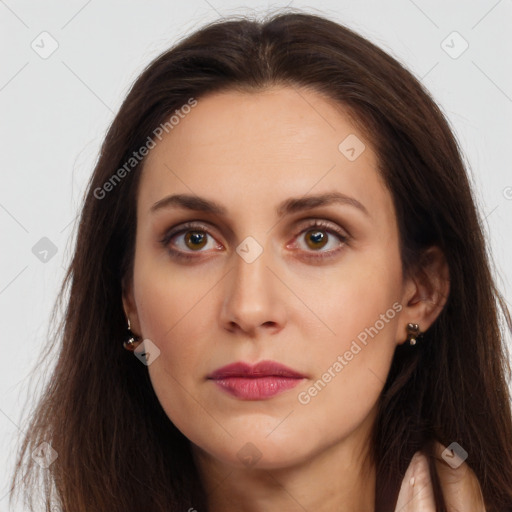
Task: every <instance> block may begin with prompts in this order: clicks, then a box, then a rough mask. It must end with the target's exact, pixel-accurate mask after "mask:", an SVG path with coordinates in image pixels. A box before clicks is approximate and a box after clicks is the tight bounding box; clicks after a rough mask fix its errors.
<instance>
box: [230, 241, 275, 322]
mask: <svg viewBox="0 0 512 512" xmlns="http://www.w3.org/2000/svg"><path fill="white" fill-rule="evenodd" d="M266 246H267V247H268V246H269V244H266ZM233 257H234V261H233V264H234V267H235V268H234V269H233V272H230V273H229V274H230V277H229V279H230V282H229V286H228V289H227V290H226V296H225V298H224V303H223V319H224V321H227V322H228V323H229V324H230V325H232V324H233V323H236V324H238V326H239V327H240V328H242V329H243V330H247V331H252V330H254V329H256V328H257V327H258V326H260V325H263V324H269V323H271V324H272V325H273V324H276V323H282V320H283V318H282V316H281V313H280V310H279V308H278V303H279V302H280V301H278V300H276V299H277V297H276V295H275V294H276V292H277V290H276V288H275V285H276V283H275V282H273V281H275V278H274V276H273V274H272V272H270V270H269V269H268V268H267V265H269V264H270V265H271V260H272V254H271V251H270V250H269V249H264V248H263V247H262V245H261V244H259V242H257V241H256V240H255V239H254V238H252V237H247V238H246V239H245V240H243V241H242V242H241V243H240V244H239V246H238V247H237V249H236V254H234V255H233Z"/></svg>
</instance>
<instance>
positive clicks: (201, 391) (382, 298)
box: [123, 87, 484, 512]
mask: <svg viewBox="0 0 512 512" xmlns="http://www.w3.org/2000/svg"><path fill="white" fill-rule="evenodd" d="M351 134H353V135H356V136H357V137H358V138H359V139H360V140H361V141H362V142H363V143H364V144H365V146H366V149H365V150H364V151H363V152H362V153H361V154H360V155H359V156H358V157H357V158H356V159H355V160H354V161H350V160H349V159H348V158H347V157H346V156H345V155H344V154H343V153H342V152H341V151H340V150H339V149H338V145H339V144H340V142H341V141H343V140H344V139H345V138H346V137H347V136H348V135H351ZM332 192H338V193H339V194H343V195H344V196H347V197H349V198H351V199H350V200H348V201H347V200H345V201H344V202H337V203H331V204H324V205H318V206H314V207H311V206H310V207H309V208H308V209H303V210H300V211H294V212H288V213H285V214H284V215H283V216H282V217H280V216H278V214H277V213H276V208H277V207H278V205H280V203H282V202H283V201H285V200H287V199H289V198H292V197H293V198H304V197H310V196H316V195H320V194H325V193H332ZM172 194H187V195H192V196H196V197H197V196H198V197H201V198H204V199H206V200H209V201H214V202H215V203H218V204H219V205H220V206H222V208H223V209H224V210H225V212H224V213H220V212H216V213H212V212H205V211H199V210H197V209H195V210H190V209H187V208H184V207H183V206H179V205H176V204H175V205H167V206H163V207H161V208H158V209H155V210H154V211H152V210H151V208H152V206H153V205H155V203H157V202H159V201H161V200H162V199H164V198H165V197H167V196H169V195H172ZM354 200H355V201H357V203H356V202H355V201H354ZM356 204H358V205H359V206H357V205H356ZM315 220H318V221H324V222H326V223H327V224H328V226H327V227H313V226H312V223H313V222H314V221H315ZM192 221H194V222H195V223H197V222H199V223H200V224H201V225H202V227H197V226H195V227H192V228H190V227H188V228H185V231H184V232H182V233H180V234H177V235H175V236H173V237H172V238H171V240H169V239H168V240H167V241H166V242H167V245H166V246H164V244H162V243H161V242H160V240H161V239H162V238H163V237H164V235H165V234H166V233H168V232H169V231H170V229H171V228H174V227H176V228H179V227H180V226H182V225H183V223H185V222H192ZM205 228H206V229H205ZM187 230H188V232H190V231H192V232H196V239H195V242H194V241H191V239H187V238H186V236H185V235H186V234H187ZM318 231H320V232H321V234H322V235H323V238H322V242H321V243H319V242H318ZM337 231H339V233H340V234H339V235H338V234H337ZM197 233H199V236H200V240H201V242H200V243H198V241H197V240H198V239H197ZM312 233H316V235H317V241H316V242H312V241H311V239H309V238H308V237H309V236H311V234H312ZM247 237H252V239H254V240H255V241H256V242H257V245H254V246H251V247H252V249H250V250H252V251H254V250H256V249H255V247H258V246H259V247H260V249H261V251H262V252H261V254H259V256H258V257H257V258H256V259H254V261H251V262H250V263H249V262H247V261H246V260H245V259H244V258H242V257H241V256H240V255H239V254H238V253H237V251H236V249H237V247H239V246H240V244H241V243H242V242H243V241H244V240H245V239H246V238H247ZM308 242H309V243H308ZM194 244H195V245H194ZM170 248H172V249H174V250H175V251H177V252H178V253H180V254H187V255H191V258H192V259H191V260H190V261H186V260H183V259H179V258H178V257H176V256H173V255H172V254H171V253H170V252H169V249H170ZM430 253H431V260H430V264H429V265H428V267H427V268H426V272H425V273H424V274H422V275H421V276H420V275H418V276H413V277H410V278H405V277H404V275H403V273H402V266H401V260H400V253H399V244H398V227H397V221H396V215H395V210H394V206H393V203H392V199H391V194H390V192H389V191H388V189H387V188H386V186H385V185H384V182H383V181H382V179H381V177H380V176H379V174H378V172H377V160H376V155H375V153H374V151H373V149H372V147H371V143H370V141H369V140H367V139H366V138H365V136H364V135H363V134H362V133H361V132H360V131H359V130H358V129H357V128H356V127H355V126H354V124H353V123H352V122H351V121H350V118H349V117H348V116H346V115H343V112H342V111H341V110H340V109H336V108H335V107H334V105H333V104H332V103H331V102H329V101H328V100H326V99H325V98H323V97H322V96H320V95H319V94H317V93H315V92H312V91H306V90H298V89H293V88H289V87H275V88H271V89H267V90H265V91H261V92H258V93H241V92H227V91H225V92H222V93H216V94H214V95H210V96H207V97H204V98H200V99H199V100H198V104H197V106H196V107H195V108H194V109H193V110H192V111H191V112H190V113H189V114H188V115H187V116H186V117H185V118H184V119H182V120H181V121H180V123H179V124H178V125H177V126H175V127H174V128H173V130H172V131H171V132H170V133H169V134H167V135H166V136H164V138H163V140H162V141H161V142H158V144H157V146H156V147H155V148H154V149H152V150H151V152H150V154H149V155H148V157H147V159H146V162H145V165H144V170H143V173H142V176H141V182H140V188H139V193H138V198H137V236H136V250H135V262H134V272H133V279H127V280H126V281H125V283H124V296H123V304H124V309H125V312H126V315H127V317H128V318H129V319H130V321H131V326H132V331H133V332H135V333H136V334H138V335H139V336H141V337H142V338H144V339H149V340H151V342H152V343H154V344H155V345H156V346H157V347H158V348H159V350H160V355H159V357H158V358H156V359H155V360H154V361H153V362H152V363H151V364H150V365H149V366H148V371H149V375H150V378H151V382H152V385H153V388H154V390H155V393H156V395H157V397H158V399H159V401H160V403H161V405H162V407H163V409H164V410H165V412H166V414H167V415H168V417H169V418H170V419H171V421H172V422H173V423H174V424H175V425H176V426H177V427H178V428H179V429H180V430H181V431H182V432H183V433H184V435H185V436H186V437H187V438H188V439H189V440H190V441H191V446H192V448H193V453H194V457H195V460H196V463H197V466H198V468H199V471H200V474H201V478H202V481H203V484H204V487H205V489H206V491H207V493H208V506H209V510H210V512H231V511H235V510H236V511H247V512H260V511H265V512H274V511H278V510H279V511H282V510H287V511H295V510H297V511H303V510H315V511H317V512H322V511H332V510H339V507H340V504H343V509H344V510H345V511H347V512H350V511H358V512H360V511H373V510H374V499H375V498H374V495H375V468H374V466H373V464H371V463H370V462H369V460H370V459H369V458H368V455H369V453H368V449H369V448H368V447H369V435H370V429H371V427H372V424H373V422H374V419H375V413H376V403H377V400H378V398H379V394H380V393H381V391H382V388H383V385H384V381H385V379H386V375H387V373H388V371H389V367H390V364H391V359H392V356H393V352H394V350H395V347H396V346H397V344H401V343H404V342H405V339H406V325H407V323H410V322H411V323H417V324H419V325H420V327H421V329H422V331H426V330H427V329H428V328H429V327H430V325H432V323H433V322H434V320H435V319H436V317H437V316H438V314H439V312H440V311H441V309H442V306H443V304H444V300H445V298H446V297H447V295H448V293H449V279H448V277H449V276H448V270H447V266H446V263H445V260H444V258H443V255H442V253H441V252H440V251H439V250H438V249H436V248H432V249H431V250H430ZM314 255H317V256H318V257H317V259H312V258H313V257H314ZM393 304H395V305H396V304H398V305H400V306H401V307H400V310H399V311H394V314H393V316H392V317H391V313H389V314H387V316H386V321H385V322H381V323H382V324H383V326H382V328H380V325H381V324H378V325H379V329H378V334H377V335H375V336H374V337H373V338H369V339H368V342H367V344H366V345H364V346H363V345H361V344H360V345H361V346H362V349H361V350H360V351H359V352H358V353H357V354H356V355H354V356H353V358H351V360H350V361H348V364H347V365H345V366H343V369H342V370H341V371H339V372H337V373H336V374H335V377H332V378H331V380H330V382H329V383H328V385H326V386H325V387H324V388H323V389H322V390H321V392H319V393H318V394H316V396H313V397H312V398H311V400H310V401H309V402H308V403H307V404H303V403H301V402H299V400H298V395H299V393H301V392H303V393H304V392H307V391H308V389H310V388H311V386H312V385H313V384H314V383H315V382H316V381H317V380H318V379H320V378H322V375H323V374H324V373H325V372H326V371H327V370H328V369H329V368H332V367H333V363H334V362H335V361H336V360H337V358H338V356H339V355H343V354H345V353H346V352H347V351H348V350H349V349H350V347H351V343H352V342H353V341H354V340H356V339H357V336H358V335H359V334H360V333H361V332H362V331H364V329H365V328H368V327H370V326H374V325H377V324H376V321H377V320H379V319H380V318H382V317H381V315H383V314H384V315H386V312H387V311H389V310H390V308H392V306H393ZM268 359H270V360H273V361H277V362H280V363H282V364H284V365H286V366H288V367H290V368H293V369H294V370H297V371H299V372H300V373H302V374H304V375H305V376H306V378H304V379H303V381H301V382H300V383H299V384H298V385H297V386H296V387H295V388H293V389H290V390H287V391H284V392H283V393H281V394H279V395H276V396H274V397H272V398H270V399H265V400H256V401H253V400H251V401H244V400H240V399H238V398H235V397H233V396H230V395H228V394H226V393H224V392H223V391H221V390H219V389H218V387H217V386H215V385H214V384H213V383H212V381H210V380H208V379H207V378H206V376H207V375H208V374H209V373H210V372H212V371H213V370H215V369H217V368H219V367H221V366H224V365H226V364H229V363H233V362H236V361H244V362H248V363H256V362H258V361H261V360H268ZM331 376H332V370H331ZM247 443H250V445H247ZM244 446H246V448H245V449H246V450H253V452H251V453H253V454H254V455H255V457H256V454H258V455H257V456H258V457H259V459H258V460H257V462H256V463H255V464H253V465H251V466H248V465H247V462H244V461H243V460H242V459H241V457H239V455H238V454H239V451H240V450H241V449H242V448H243V447H244ZM247 446H249V447H250V448H247ZM254 447H255V448H256V450H257V451H256V450H255V449H254ZM425 464H426V458H425V456H422V455H421V454H417V456H416V457H415V458H414V459H413V461H412V462H411V466H410V467H409V470H408V473H407V474H406V476H405V478H404V483H403V486H402V489H401V492H400V497H399V501H398V504H397V509H396V510H397V511H398V510H401V511H403V512H418V511H425V512H433V511H434V508H433V504H432V501H431V497H430V498H429V492H431V487H430V486H431V483H430V478H429V475H428V468H427V470H426V471H425V467H426V466H425ZM439 464H440V465H444V467H442V468H441V469H442V470H443V471H444V472H443V473H442V475H443V478H444V480H443V481H444V484H445V485H444V491H445V496H446V499H447V500H448V503H449V505H450V506H451V507H452V508H451V510H456V509H457V508H456V507H458V506H461V504H463V505H464V506H463V507H462V509H463V510H466V511H478V512H481V511H482V510H484V508H483V503H482V500H481V493H480V489H479V486H478V482H477V481H476V478H475V477H474V475H473V473H472V472H471V470H470V469H469V467H468V466H467V465H466V464H465V463H464V464H462V466H460V467H459V468H458V469H457V470H452V469H451V468H449V467H448V466H447V465H446V464H444V463H443V461H442V459H440V462H439ZM412 477H414V482H415V484H414V485H411V478H412ZM419 485H421V490H422V492H421V495H420V494H419V493H418V486H419ZM475 496H476V498H475ZM450 500H451V501H450ZM456 500H459V501H456ZM460 500H465V501H462V502H461V501H460Z"/></svg>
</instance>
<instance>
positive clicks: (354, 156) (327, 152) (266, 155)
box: [139, 87, 392, 212]
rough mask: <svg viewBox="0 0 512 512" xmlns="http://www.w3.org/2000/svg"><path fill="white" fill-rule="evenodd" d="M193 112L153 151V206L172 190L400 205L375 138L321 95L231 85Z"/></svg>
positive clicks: (145, 182) (148, 179) (149, 165)
mask: <svg viewBox="0 0 512 512" xmlns="http://www.w3.org/2000/svg"><path fill="white" fill-rule="evenodd" d="M187 112H188V113H187V114H182V115H181V116H180V118H179V122H178V123H177V124H174V125H173V128H172V129H171V130H169V133H166V134H164V136H163V138H162V140H161V141H158V139H156V140H155V142H156V146H155V147H154V149H152V150H151V151H150V153H149V154H148V156H147V157H146V161H145V164H144V170H143V174H142V177H141V183H140V188H139V205H141V206H142V208H144V209H145V210H148V209H149V208H150V206H151V205H152V204H154V203H155V202H156V201H158V200H159V199H161V198H162V197H164V196H165V195H166V194H172V193H187V194H197V195H199V196H202V197H211V198H215V199H217V200H220V201H221V202H224V203H226V204H229V205H231V206H232V207H233V208H234V210H236V209H238V210H239V211H240V209H241V208H243V209H244V210H247V209H252V211H255V210H254V209H255V208H257V207H260V208H263V207H264V205H266V204H269V205H270V204H271V203H272V204H271V206H272V207H273V206H274V203H275V204H277V203H278V202H280V200H282V199H283V198H284V197H289V196H304V195H306V194H308V193H324V192H332V191H339V192H342V193H345V194H350V195H352V196H355V197H356V198H357V199H358V200H359V201H361V202H362V203H363V204H365V205H366V206H367V208H368V210H371V209H372V208H373V209H374V210H381V212H382V211H383V210H386V209H388V210H389V209H390V208H392V206H391V203H390V201H391V199H390V195H389V193H388V191H387V189H386V187H385V185H384V183H383V181H382V179H381V177H380V174H379V173H378V171H377V158H376V155H375V153H374V151H373V149H372V147H371V145H370V141H368V140H367V139H366V137H365V136H364V135H363V134H362V133H361V132H360V130H358V129H357V128H356V126H355V125H354V123H353V122H351V119H350V117H349V116H348V115H346V114H344V111H343V109H342V107H340V106H339V105H336V104H335V103H334V102H332V101H330V100H328V99H326V98H324V97H322V96H321V95H320V94H318V93H315V92H313V91H309V90H305V89H296V88H291V87H279V88H277V87H276V88H272V89H267V90H264V91H260V92H251V93H249V92H238V91H224V92H220V93H215V94H211V95H208V96H206V97H202V98H199V99H198V100H197V105H196V106H195V107H193V108H191V109H187ZM262 199H264V201H263V202H262ZM366 203H368V204H366Z"/></svg>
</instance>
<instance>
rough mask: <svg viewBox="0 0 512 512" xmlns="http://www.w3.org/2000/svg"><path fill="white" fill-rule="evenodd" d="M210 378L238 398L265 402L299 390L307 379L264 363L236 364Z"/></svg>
mask: <svg viewBox="0 0 512 512" xmlns="http://www.w3.org/2000/svg"><path fill="white" fill-rule="evenodd" d="M207 378H208V379H209V380H213V381H214V382H215V384H216V385H217V386H219V388H220V389H221V390H222V391H224V392H226V393H228V394H230V395H232V396H235V397H236V398H240V399H242V400H264V399H266V398H271V397H273V396H275V395H278V394H280V393H282V392H284V391H286V390H288V389H291V388H293V387H295V386H296V385H297V384H299V382H301V380H302V379H304V378H306V377H305V375H302V374H301V373H299V372H297V371H295V370H292V369H291V368H288V367H286V366H284V365H282V364H280V363H277V362H275V361H260V362H259V363H257V364H255V365H250V364H248V363H243V362H237V363H232V364H229V365H227V366H223V367H222V368H219V369H217V370H215V371H214V372H212V373H211V374H210V375H208V377H207Z"/></svg>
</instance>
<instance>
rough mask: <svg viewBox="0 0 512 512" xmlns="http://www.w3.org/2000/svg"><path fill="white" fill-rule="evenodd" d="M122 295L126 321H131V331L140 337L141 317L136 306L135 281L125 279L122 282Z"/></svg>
mask: <svg viewBox="0 0 512 512" xmlns="http://www.w3.org/2000/svg"><path fill="white" fill-rule="evenodd" d="M121 287H122V294H123V309H124V314H125V316H126V321H127V322H128V319H129V320H130V326H131V329H130V330H131V331H132V333H133V334H136V335H139V334H140V332H141V330H140V322H139V315H138V313H137V306H136V304H135V296H134V293H133V279H130V278H126V277H125V278H123V280H122V282H121Z"/></svg>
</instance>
